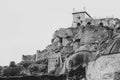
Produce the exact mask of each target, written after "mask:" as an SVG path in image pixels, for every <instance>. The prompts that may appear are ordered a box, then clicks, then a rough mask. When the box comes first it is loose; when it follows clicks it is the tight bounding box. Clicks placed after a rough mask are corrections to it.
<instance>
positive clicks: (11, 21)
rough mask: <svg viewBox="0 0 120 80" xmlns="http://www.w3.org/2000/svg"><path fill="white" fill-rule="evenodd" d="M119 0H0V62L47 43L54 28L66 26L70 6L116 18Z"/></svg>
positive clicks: (10, 59) (69, 20)
mask: <svg viewBox="0 0 120 80" xmlns="http://www.w3.org/2000/svg"><path fill="white" fill-rule="evenodd" d="M119 1H120V0H0V65H2V66H3V65H8V64H9V62H10V61H15V62H16V63H18V62H20V61H21V58H22V54H35V52H36V50H43V49H44V48H45V47H46V46H47V45H48V44H50V42H51V39H52V35H53V33H54V31H55V30H57V29H59V28H62V27H70V26H71V24H72V12H73V8H75V9H76V10H82V9H83V7H84V6H85V7H86V11H87V12H88V13H89V14H90V15H91V16H94V17H106V16H109V17H111V16H114V17H118V18H120V9H119V8H120V2H119Z"/></svg>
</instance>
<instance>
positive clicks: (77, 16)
mask: <svg viewBox="0 0 120 80" xmlns="http://www.w3.org/2000/svg"><path fill="white" fill-rule="evenodd" d="M72 14H73V24H72V26H73V27H77V26H80V25H81V24H82V23H83V22H85V20H86V19H93V18H92V17H91V16H90V15H89V14H88V13H87V12H86V11H80V12H73V13H72Z"/></svg>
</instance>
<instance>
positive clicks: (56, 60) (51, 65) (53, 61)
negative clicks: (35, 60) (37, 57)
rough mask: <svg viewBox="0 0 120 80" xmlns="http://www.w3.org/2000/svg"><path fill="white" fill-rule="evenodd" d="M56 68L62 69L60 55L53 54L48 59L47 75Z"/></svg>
mask: <svg viewBox="0 0 120 80" xmlns="http://www.w3.org/2000/svg"><path fill="white" fill-rule="evenodd" d="M57 67H62V61H61V54H59V53H53V54H52V55H51V56H50V57H49V59H48V73H50V72H51V71H53V70H55V69H56V68H57Z"/></svg>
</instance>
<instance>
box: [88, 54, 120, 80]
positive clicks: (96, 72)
mask: <svg viewBox="0 0 120 80" xmlns="http://www.w3.org/2000/svg"><path fill="white" fill-rule="evenodd" d="M86 73H87V74H86V77H87V80H117V79H115V78H116V77H117V78H118V77H119V76H118V75H117V76H116V73H120V54H113V55H106V56H102V57H100V58H98V59H97V60H96V61H93V62H90V63H89V65H88V68H87V71H86ZM118 80H120V78H119V79H118Z"/></svg>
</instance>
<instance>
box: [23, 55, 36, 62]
mask: <svg viewBox="0 0 120 80" xmlns="http://www.w3.org/2000/svg"><path fill="white" fill-rule="evenodd" d="M35 59H36V54H34V55H22V61H35Z"/></svg>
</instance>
